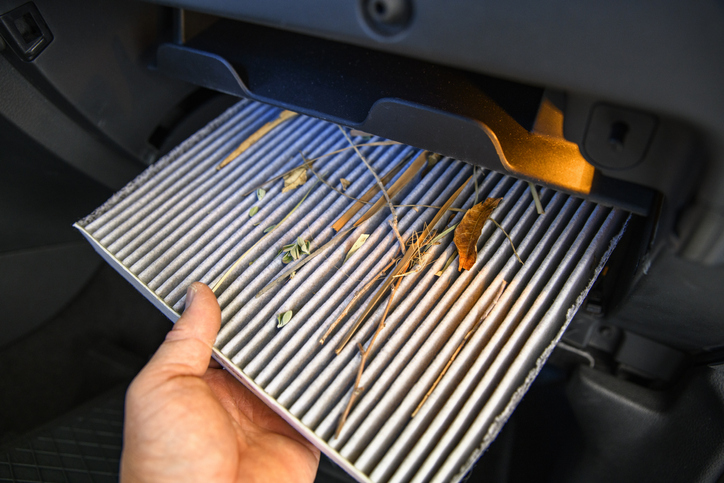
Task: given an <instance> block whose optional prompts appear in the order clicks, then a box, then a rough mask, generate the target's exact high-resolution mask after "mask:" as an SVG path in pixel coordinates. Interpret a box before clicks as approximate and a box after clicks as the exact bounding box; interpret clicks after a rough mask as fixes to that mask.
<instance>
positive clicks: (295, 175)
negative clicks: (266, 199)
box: [282, 166, 307, 193]
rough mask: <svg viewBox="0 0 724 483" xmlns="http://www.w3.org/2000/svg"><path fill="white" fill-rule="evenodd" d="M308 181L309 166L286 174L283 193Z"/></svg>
mask: <svg viewBox="0 0 724 483" xmlns="http://www.w3.org/2000/svg"><path fill="white" fill-rule="evenodd" d="M306 182H307V168H306V166H301V167H299V168H297V169H295V170H294V171H292V172H291V173H289V174H288V175H286V176H284V188H282V193H286V192H287V191H291V190H293V189H294V188H297V187H299V186H302V185H303V184H304V183H306Z"/></svg>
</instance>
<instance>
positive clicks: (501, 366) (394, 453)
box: [76, 101, 628, 482]
mask: <svg viewBox="0 0 724 483" xmlns="http://www.w3.org/2000/svg"><path fill="white" fill-rule="evenodd" d="M278 115H279V109H277V108H273V107H270V106H266V105H263V104H259V103H256V102H251V101H241V102H239V103H238V104H237V105H235V106H234V107H232V108H231V109H229V110H228V111H227V112H225V113H224V114H223V115H221V116H220V117H219V118H218V119H216V120H214V121H213V122H211V123H210V124H209V125H208V126H206V127H205V128H204V129H202V130H201V131H199V132H198V133H197V134H195V135H194V136H192V137H191V138H190V139H188V140H187V141H186V142H184V143H183V144H181V145H180V146H179V147H178V148H176V149H175V150H173V151H172V152H171V153H169V154H168V155H167V156H166V157H164V158H163V159H161V160H160V161H159V162H157V163H156V164H154V165H153V166H151V167H149V168H148V169H147V170H146V171H145V172H144V173H143V174H141V175H140V176H139V177H138V178H137V179H136V180H134V181H133V182H131V183H130V184H129V185H128V186H127V187H126V188H124V189H123V190H121V191H120V192H119V193H117V194H116V195H114V196H113V197H112V198H111V199H110V200H109V201H108V202H106V203H105V204H104V205H103V206H101V207H100V208H98V209H97V210H96V211H95V212H94V213H92V214H91V215H89V216H88V217H87V218H85V219H84V220H81V221H79V222H78V223H77V224H76V227H77V228H78V229H79V230H80V231H81V232H82V233H83V235H84V236H85V237H86V238H87V239H88V240H89V241H90V243H91V244H92V245H93V246H94V248H95V249H96V250H97V251H98V252H99V253H100V254H101V255H102V256H103V257H104V258H105V259H106V260H107V261H108V262H109V263H110V264H111V265H112V266H114V267H115V268H116V270H118V271H119V272H120V273H121V274H123V276H124V277H126V279H128V280H129V281H130V282H131V283H132V284H133V285H134V286H135V287H136V288H137V289H138V290H140V291H141V292H142V293H143V294H144V295H145V296H146V297H147V298H148V299H149V300H151V302H153V303H154V304H155V305H156V306H157V307H158V308H159V309H160V310H162V311H163V312H164V313H165V314H166V315H167V316H168V317H169V318H170V319H171V320H174V321H175V320H176V319H177V318H178V317H179V314H180V313H181V311H182V310H183V304H184V297H185V291H186V288H187V287H188V285H189V284H190V283H192V282H194V281H197V280H198V281H201V282H204V283H206V284H208V285H210V286H212V287H213V286H215V285H217V284H218V285H219V286H218V288H217V290H216V293H217V296H218V299H219V304H220V306H221V309H222V327H221V331H220V332H219V335H218V338H217V341H216V344H215V349H214V357H215V358H216V359H217V360H218V361H219V362H220V363H221V364H222V365H223V366H224V367H226V368H227V369H228V370H229V371H230V372H231V373H232V374H234V375H235V376H236V377H237V378H238V379H239V380H240V381H241V382H242V383H244V384H245V385H246V386H247V387H249V388H250V389H251V390H252V391H253V392H254V393H255V394H256V395H257V396H259V397H260V398H261V399H262V400H264V401H265V402H266V403H267V404H269V405H270V406H271V407H272V408H273V409H274V410H275V411H276V412H278V413H279V414H280V415H281V416H282V417H283V418H285V419H286V420H287V421H288V422H289V423H290V424H291V425H292V426H294V427H295V428H296V429H297V430H299V431H300V432H301V433H302V434H303V435H304V436H305V437H307V438H308V439H309V440H310V441H311V442H313V443H314V444H315V445H317V446H318V447H319V448H320V449H321V450H322V451H324V452H325V453H326V454H327V455H328V456H329V457H330V458H332V459H333V460H334V461H336V462H337V463H338V464H339V465H340V466H342V467H343V468H344V469H345V470H346V471H348V472H349V473H350V474H351V475H352V476H354V477H355V478H356V479H357V480H359V481H375V482H401V481H416V482H417V481H419V482H423V481H435V482H438V481H439V482H442V481H458V480H460V479H461V478H462V477H463V476H464V474H465V472H466V471H467V470H468V469H469V468H470V467H471V466H472V464H473V463H474V462H475V460H476V458H477V457H478V456H479V455H480V454H481V453H482V452H483V451H484V450H485V449H486V448H487V446H488V445H489V444H490V443H491V442H492V440H493V439H494V437H495V436H496V435H497V433H498V432H499V431H500V429H501V427H502V425H503V424H504V423H505V421H506V420H507V418H508V417H509V416H510V414H511V412H512V411H513V409H514V408H515V406H516V405H517V403H518V401H519V400H520V399H521V397H522V396H523V394H524V393H525V391H526V390H527V388H528V387H529V386H530V384H531V383H532V381H533V379H534V378H535V376H536V375H537V373H538V371H540V368H541V367H542V365H543V364H544V362H545V360H546V359H547V357H548V355H549V354H550V352H551V351H552V350H553V348H554V347H555V344H556V343H557V341H558V340H559V339H560V337H561V335H562V333H563V330H564V329H565V327H566V325H567V324H568V322H569V321H570V320H571V318H572V317H573V315H574V314H575V312H576V310H577V309H578V307H579V306H580V305H581V303H582V301H583V298H584V297H585V295H586V293H587V292H588V290H589V289H590V287H591V285H592V284H593V282H594V281H595V278H596V276H597V275H598V273H599V272H600V270H601V269H602V268H603V267H604V266H605V263H606V261H607V259H608V257H609V255H610V253H611V252H612V250H613V249H614V247H615V245H616V243H617V241H618V239H619V238H620V237H621V235H622V233H623V230H624V229H625V225H626V220H627V217H628V214H627V213H625V212H623V211H621V210H617V209H612V208H606V207H603V206H599V205H596V204H594V203H591V202H588V201H585V200H581V199H578V198H575V197H571V196H569V195H565V194H562V193H558V192H555V191H553V190H550V189H543V190H541V192H540V198H541V201H542V203H543V206H544V208H545V214H542V215H539V214H538V212H537V210H536V207H535V203H534V200H533V198H532V195H531V191H530V190H529V188H528V185H527V183H525V182H522V181H519V180H516V179H514V178H511V177H509V176H504V175H502V174H499V173H495V172H490V171H486V170H483V169H480V168H475V169H474V168H473V167H472V166H470V165H468V164H465V163H462V162H459V161H455V160H452V159H448V158H443V159H440V160H439V161H438V162H436V163H434V164H433V163H429V164H426V166H425V167H424V168H422V169H420V170H419V171H416V167H415V166H417V165H415V166H413V163H416V162H418V163H419V162H420V161H417V160H418V159H423V158H419V157H420V155H421V151H420V150H417V149H415V148H412V147H409V146H404V145H400V144H389V143H388V144H384V140H381V139H378V138H372V139H369V140H365V139H362V138H360V137H353V138H352V141H353V142H354V143H355V144H359V145H360V147H359V148H358V149H359V151H360V153H361V154H362V155H363V156H364V158H365V159H366V160H367V161H368V162H369V163H370V165H371V167H372V169H373V170H374V171H375V172H376V173H377V174H378V175H379V176H380V177H387V178H389V179H388V180H387V181H388V183H387V185H386V186H387V187H388V189H389V188H390V186H392V185H393V184H394V183H395V181H397V180H398V179H400V178H401V177H403V176H406V174H405V173H411V172H412V173H415V175H414V177H413V178H412V180H411V181H410V182H408V183H406V185H405V187H404V188H403V189H402V190H401V191H400V192H399V193H398V194H397V195H396V196H395V197H394V200H393V202H394V204H395V205H397V208H396V212H397V218H398V227H399V232H400V234H401V237H402V238H403V239H404V240H411V239H415V237H417V236H418V235H419V234H420V233H421V232H422V231H423V230H425V229H426V228H429V229H434V230H436V233H442V231H443V230H444V229H445V227H449V226H452V225H454V224H456V223H458V222H459V221H460V219H461V218H462V216H463V212H464V211H465V210H466V209H468V208H470V207H472V206H473V205H474V204H475V203H476V200H477V201H478V202H479V201H483V200H485V199H487V198H502V201H501V202H500V204H499V205H498V207H497V208H496V209H495V211H494V212H493V214H492V218H493V219H494V220H496V221H497V223H498V224H499V225H500V226H501V227H502V228H503V229H504V230H505V231H506V232H507V233H508V234H509V236H510V240H509V239H508V238H506V235H505V233H504V232H503V231H502V230H501V229H499V228H498V227H496V225H495V224H494V223H492V222H487V223H486V224H485V225H484V228H483V231H482V234H481V236H480V239H479V241H478V245H477V249H478V254H477V261H476V262H475V265H474V266H473V267H472V268H471V269H470V270H464V271H458V259H457V257H455V254H456V249H455V245H454V243H453V232H452V231H450V232H449V233H448V234H446V235H445V236H442V237H440V239H439V240H437V242H436V243H435V244H433V245H429V246H428V250H427V252H426V253H425V254H424V256H422V257H421V258H420V257H417V258H415V259H414V260H416V261H417V263H413V264H411V265H410V266H409V267H408V268H407V271H406V272H405V274H404V276H401V277H399V279H401V281H400V282H399V286H398V287H397V289H396V290H395V292H394V295H392V301H391V302H389V299H390V297H391V291H387V292H385V293H384V295H383V296H382V297H381V298H380V300H379V301H378V303H377V304H374V305H371V302H372V300H373V298H374V297H375V294H376V292H377V290H378V289H379V287H380V286H382V284H383V283H384V280H385V277H389V276H390V274H391V273H392V270H393V268H390V264H391V262H393V260H395V259H397V258H400V257H401V256H402V255H401V251H400V243H399V242H398V238H397V237H396V235H395V233H394V231H393V229H392V228H391V224H390V221H391V220H392V216H391V213H390V210H389V208H388V207H387V205H386V204H384V206H383V208H382V209H380V210H379V211H378V212H377V213H376V214H374V215H373V216H371V217H370V218H369V219H367V220H365V221H363V222H362V223H360V224H359V226H357V227H354V226H353V224H354V223H355V222H356V221H357V220H359V219H360V218H361V217H362V216H364V215H365V213H366V212H367V211H368V210H371V208H370V206H372V203H375V202H376V201H377V200H378V199H380V198H381V197H382V193H381V192H378V193H377V194H375V195H374V197H373V198H371V199H370V201H369V203H368V204H366V205H364V204H362V205H361V209H360V210H359V211H358V212H357V213H356V214H355V215H354V216H353V217H352V219H351V220H350V221H348V222H347V224H346V225H345V227H344V228H343V229H341V231H340V232H339V233H337V231H336V230H335V229H334V228H333V224H334V223H335V222H336V221H337V220H338V219H339V218H340V217H341V216H342V215H343V214H345V213H347V212H348V210H350V208H351V207H352V206H353V205H355V204H356V203H358V202H357V201H356V199H359V198H360V197H362V196H364V195H365V194H366V193H368V192H370V191H371V190H373V189H374V187H375V186H376V180H375V177H374V175H373V173H372V172H371V171H370V169H368V168H367V167H366V166H365V164H364V163H363V162H362V160H361V159H360V156H359V155H358V154H357V152H355V150H353V149H345V148H349V142H348V140H347V139H346V138H345V136H344V134H343V133H342V132H341V131H340V129H339V128H338V127H337V126H335V125H332V124H329V123H327V122H324V121H320V120H316V119H312V118H308V117H305V116H296V117H293V118H291V119H288V120H286V121H284V122H283V123H281V124H280V125H278V126H277V127H275V128H274V129H272V130H271V131H270V132H268V133H267V134H266V135H264V136H263V137H262V138H261V139H260V140H258V141H257V142H256V143H254V144H252V145H251V146H250V147H249V148H248V149H247V150H246V151H244V152H243V153H242V154H241V155H240V156H238V157H237V158H236V159H234V160H233V161H232V162H231V163H230V164H229V165H228V166H226V167H224V168H223V169H221V170H217V169H216V166H217V165H218V164H219V163H220V162H221V161H222V160H223V159H224V158H225V157H226V156H227V155H229V153H231V152H232V151H234V149H235V148H236V147H237V146H239V145H240V143H242V142H243V141H244V140H245V139H247V138H249V136H251V135H252V134H254V133H255V132H257V131H258V130H259V129H260V128H261V127H262V126H263V125H264V124H266V123H268V122H270V121H273V120H274V119H276V118H277V116H278ZM381 143H382V144H381ZM380 144H381V145H380ZM336 151H339V152H337V153H336V154H331V155H327V156H324V155H326V154H329V153H333V152H336ZM300 153H303V154H304V156H305V157H306V158H307V159H313V158H317V157H320V156H324V157H321V158H320V159H318V160H317V161H315V162H314V165H313V169H312V170H310V171H309V179H308V180H307V181H306V183H304V184H303V185H302V186H300V187H298V188H296V189H293V190H291V191H288V192H282V188H283V186H284V182H283V181H282V180H277V181H273V182H268V183H267V181H268V180H270V179H273V178H274V177H276V176H278V175H280V174H282V173H284V172H287V171H289V170H291V169H293V168H295V167H297V166H299V165H300V164H301V163H302V157H301V155H300ZM320 178H321V179H322V180H323V181H320ZM341 179H344V180H346V181H349V186H348V187H347V188H346V190H345V189H344V187H343V186H342V185H341V182H340V180H341ZM400 184H405V183H402V182H400ZM261 185H263V186H264V189H265V191H266V194H265V195H264V196H263V197H262V198H261V199H259V196H258V195H257V193H256V189H257V187H258V186H261ZM330 185H331V186H333V187H335V188H337V189H336V190H335V189H332V188H331V187H330ZM458 191H459V195H458V196H457V197H455V198H454V202H453V203H452V206H451V207H452V208H453V209H454V210H451V211H447V212H445V213H444V214H443V216H441V217H438V218H439V220H440V221H439V222H438V223H436V225H435V226H430V225H431V223H432V222H433V219H434V218H435V217H436V215H437V214H438V213H439V212H440V207H441V206H442V205H444V204H445V203H446V202H447V201H448V200H450V199H451V198H453V195H454V194H455V193H456V192H458ZM257 210H258V211H257ZM361 235H368V238H367V239H366V241H365V242H364V243H363V244H362V245H361V246H360V248H359V249H358V250H357V251H356V252H355V253H354V254H352V255H351V256H350V257H349V259H347V260H346V261H345V258H346V257H347V255H348V253H349V251H350V249H351V248H352V246H353V245H354V244H355V242H356V241H357V240H359V239H360V236H361ZM335 237H336V238H335ZM297 240H299V241H302V242H305V241H309V242H311V252H312V253H315V251H318V253H321V254H320V255H319V256H314V257H310V256H309V255H305V254H303V253H300V255H301V257H300V258H299V259H298V260H294V261H292V262H291V263H289V264H285V263H284V262H283V260H282V258H283V256H282V255H280V253H279V252H280V250H282V247H284V246H285V245H291V244H294V243H295V242H297ZM330 241H331V243H330ZM512 246H515V248H516V250H517V253H518V254H519V256H520V258H521V259H522V262H523V263H521V262H520V261H519V260H518V258H517V257H516V255H515V254H514V252H513V248H512ZM407 250H414V247H411V246H408V247H407ZM308 258H311V260H307V259H308ZM451 259H452V263H451V264H450V265H449V266H446V265H447V264H448V261H449V260H451ZM287 261H288V260H287ZM385 269H386V270H385ZM292 271H293V272H294V274H293V276H292V277H290V276H289V275H290V274H291V272H292ZM282 275H285V276H283V277H282ZM280 279H281V280H282V281H281V282H278V283H276V284H275V285H272V286H271V288H269V285H270V284H271V283H272V282H274V281H275V280H276V281H279V280H280ZM397 281H398V280H397V279H395V280H394V282H395V285H396V284H397ZM365 287H367V288H368V290H367V291H365V290H364V289H365ZM501 290H502V292H501ZM388 305H389V307H388ZM368 306H371V310H370V311H369V315H368V316H367V317H365V318H364V319H362V318H361V317H362V315H363V313H364V312H365V311H366V309H367V308H368ZM289 311H291V314H292V316H291V318H290V319H289V320H288V323H287V324H286V325H284V326H283V327H281V328H280V327H278V325H279V319H280V318H281V315H282V314H285V313H287V312H289ZM386 311H387V315H386V318H384V327H383V328H381V330H379V333H378V335H377V337H376V339H375V343H374V344H373V345H372V346H371V347H369V343H370V340H371V338H372V337H373V334H374V333H375V332H376V331H377V329H378V327H380V321H381V320H383V316H384V314H385V312H386ZM342 315H344V317H341V316H342ZM338 319H339V325H338V326H337V327H336V328H335V329H334V330H331V331H330V327H331V326H332V324H333V323H335V321H337V320H338ZM360 320H362V323H361V324H360V325H359V328H358V329H357V330H356V331H354V332H353V335H352V336H351V338H350V337H348V334H350V333H352V332H351V331H352V327H353V326H354V325H355V324H356V323H357V322H358V321H360ZM327 332H329V334H328V335H326V336H325V334H327ZM323 338H325V342H324V344H321V343H320V340H321V339H323ZM347 338H349V341H348V342H347V343H346V344H344V345H343V344H342V342H343V340H345V339H347ZM359 347H364V348H366V351H367V356H366V365H365V368H364V371H363V372H362V375H361V379H360V380H359V381H358V384H357V386H356V387H358V388H363V389H362V390H359V391H357V394H356V395H355V397H356V401H355V403H354V404H353V405H352V407H351V410H349V413H348V414H347V416H346V420H345V423H344V425H343V426H342V427H341V431H340V432H339V434H338V435H335V432H336V430H337V428H338V425H339V422H340V418H341V417H342V415H343V413H345V410H346V408H347V406H348V403H349V400H350V397H351V396H352V393H353V390H354V388H355V382H356V378H357V374H358V368H359V365H360V360H361V355H360V349H359ZM413 413H415V416H414V417H412V415H413Z"/></svg>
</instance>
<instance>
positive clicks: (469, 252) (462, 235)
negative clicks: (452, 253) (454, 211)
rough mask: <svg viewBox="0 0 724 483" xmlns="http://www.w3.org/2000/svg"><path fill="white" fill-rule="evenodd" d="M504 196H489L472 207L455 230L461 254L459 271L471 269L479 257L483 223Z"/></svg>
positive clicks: (456, 243) (456, 241) (456, 242)
mask: <svg viewBox="0 0 724 483" xmlns="http://www.w3.org/2000/svg"><path fill="white" fill-rule="evenodd" d="M502 199H503V198H488V199H486V200H485V201H483V202H482V203H478V204H477V205H475V206H473V207H472V208H470V209H469V210H468V211H467V212H466V213H465V215H464V216H463V219H462V221H461V222H460V224H459V225H458V227H457V229H456V230H455V238H454V241H455V246H456V247H457V249H458V253H459V254H460V262H459V264H458V271H461V270H470V269H471V268H472V267H473V265H475V262H476V260H477V259H478V238H480V233H482V231H483V225H485V222H486V221H488V218H490V214H491V213H492V212H493V210H495V208H496V207H497V206H498V203H500V201H501V200H502Z"/></svg>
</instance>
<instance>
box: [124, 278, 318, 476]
mask: <svg viewBox="0 0 724 483" xmlns="http://www.w3.org/2000/svg"><path fill="white" fill-rule="evenodd" d="M220 325H221V312H220V310H219V305H218V302H217V301H216V297H215V296H214V293H213V292H212V291H211V290H210V289H209V288H208V287H207V286H206V285H204V284H202V283H198V282H197V283H194V284H192V285H191V286H190V287H189V290H188V292H187V296H186V310H185V311H184V313H183V315H182V316H181V318H180V319H179V320H178V321H177V322H176V325H175V326H174V328H173V330H171V331H170V332H169V333H168V335H167V336H166V340H165V341H164V343H163V344H161V346H160V347H159V349H158V351H156V354H155V355H154V356H153V358H151V360H150V361H149V362H148V364H147V365H146V367H144V368H143V370H142V371H141V372H140V373H139V374H138V375H137V376H136V378H135V379H134V380H133V382H132V383H131V385H130V387H129V388H128V392H127V394H126V414H125V423H124V428H123V439H124V443H123V452H122V454H121V469H120V470H121V471H120V480H121V481H122V482H126V483H127V482H144V481H149V482H166V481H169V482H184V481H193V482H217V481H219V482H226V481H260V482H271V481H284V482H291V481H299V482H304V481H308V482H311V481H313V480H314V477H315V475H316V472H317V466H318V464H319V450H318V449H316V448H315V447H314V446H313V445H312V444H311V443H309V442H308V441H307V440H306V439H304V437H302V436H301V435H300V434H299V433H297V432H296V431H295V430H294V429H293V428H292V427H291V426H289V425H288V424H287V423H286V422H285V421H284V420H283V419H282V418H281V417H279V416H278V415H277V414H276V413H275V412H274V411H272V410H271V409H270V408H269V407H267V406H266V405H265V404H264V403H263V402H261V401H260V400H259V399H258V398H257V397H256V396H254V394H252V393H251V392H250V391H249V390H248V389H247V388H245V387H244V386H243V385H242V384H241V383H239V382H238V381H237V380H236V379H234V378H233V377H232V376H231V375H230V374H229V373H228V372H226V371H224V370H223V369H220V368H214V367H213V365H212V366H210V365H209V361H210V359H211V350H212V349H211V348H212V345H213V343H214V339H215V338H216V335H217V333H218V331H219V327H220ZM213 364H216V363H215V362H214V363H213ZM216 366H218V364H216Z"/></svg>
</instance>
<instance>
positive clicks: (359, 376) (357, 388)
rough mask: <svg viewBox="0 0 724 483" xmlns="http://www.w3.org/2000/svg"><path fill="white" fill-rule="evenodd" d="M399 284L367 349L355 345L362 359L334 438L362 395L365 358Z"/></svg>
mask: <svg viewBox="0 0 724 483" xmlns="http://www.w3.org/2000/svg"><path fill="white" fill-rule="evenodd" d="M400 282H402V279H399V280H398V281H397V284H395V286H394V287H392V292H391V293H390V298H389V299H388V300H387V307H385V312H384V313H383V314H382V318H381V319H380V323H379V324H378V325H377V330H375V333H374V335H373V336H372V339H371V340H370V343H369V344H368V345H367V349H366V350H365V348H364V347H362V344H357V347H358V348H359V352H360V354H361V355H362V358H361V359H360V361H359V367H358V368H357V377H356V378H355V381H354V389H353V390H352V395H351V396H350V398H349V401H348V402H347V407H346V408H345V410H344V413H343V414H342V417H341V418H339V424H338V425H337V431H336V432H335V433H334V437H335V438H339V434H340V433H341V432H342V427H343V426H344V423H345V422H346V421H347V416H349V412H350V410H351V409H352V406H353V405H354V403H355V401H356V400H357V398H358V397H359V395H360V394H362V391H364V387H361V386H360V381H361V380H362V373H363V372H364V370H365V364H366V363H367V356H368V355H369V354H370V352H371V351H372V347H373V346H374V344H375V341H376V340H377V336H379V335H380V332H382V329H384V328H385V320H386V319H387V314H388V313H389V312H390V307H391V306H392V299H394V298H395V292H397V289H398V288H399V287H400Z"/></svg>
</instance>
